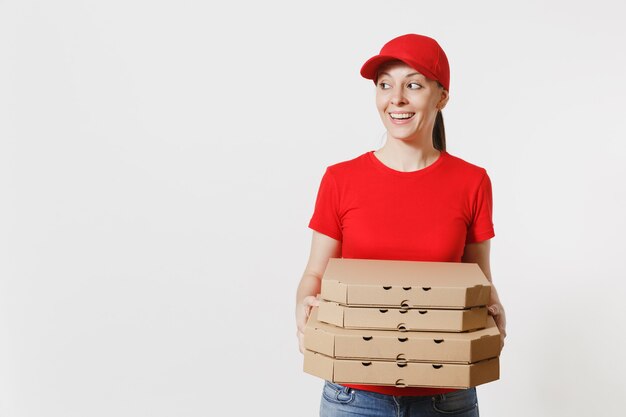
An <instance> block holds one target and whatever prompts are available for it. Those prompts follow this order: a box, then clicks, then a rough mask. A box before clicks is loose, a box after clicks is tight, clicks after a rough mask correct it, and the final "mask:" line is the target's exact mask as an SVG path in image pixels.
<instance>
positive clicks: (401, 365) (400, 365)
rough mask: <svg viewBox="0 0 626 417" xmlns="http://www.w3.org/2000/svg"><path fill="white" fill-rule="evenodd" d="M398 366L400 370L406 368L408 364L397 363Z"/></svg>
mask: <svg viewBox="0 0 626 417" xmlns="http://www.w3.org/2000/svg"><path fill="white" fill-rule="evenodd" d="M396 365H398V368H404V367H405V366H406V362H396Z"/></svg>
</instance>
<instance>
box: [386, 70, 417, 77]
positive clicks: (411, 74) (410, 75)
mask: <svg viewBox="0 0 626 417" xmlns="http://www.w3.org/2000/svg"><path fill="white" fill-rule="evenodd" d="M381 75H388V76H389V77H391V74H389V73H388V72H384V71H383V72H379V73H378V76H381ZM413 75H422V74H420V73H419V72H412V73H410V74H407V75H405V76H404V78H409V77H412V76H413Z"/></svg>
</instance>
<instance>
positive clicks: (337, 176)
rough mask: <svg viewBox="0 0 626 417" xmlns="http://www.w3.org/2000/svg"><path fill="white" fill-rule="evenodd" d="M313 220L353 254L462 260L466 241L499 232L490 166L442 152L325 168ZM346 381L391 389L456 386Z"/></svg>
mask: <svg viewBox="0 0 626 417" xmlns="http://www.w3.org/2000/svg"><path fill="white" fill-rule="evenodd" d="M309 227H310V228H311V229H313V230H316V231H318V232H320V233H323V234H325V235H327V236H330V237H331V238H333V239H336V240H339V241H341V242H342V246H341V256H342V257H343V258H353V259H396V260H408V261H435V262H461V257H462V256H463V251H464V248H465V244H467V243H473V242H481V241H483V240H487V239H490V238H492V237H494V236H495V233H494V228H493V223H492V195H491V181H490V179H489V176H488V175H487V171H486V170H485V169H484V168H481V167H479V166H476V165H473V164H471V163H469V162H466V161H464V160H463V159H461V158H458V157H456V156H453V155H450V154H449V153H448V152H446V151H442V152H441V153H440V155H439V158H437V160H436V161H435V162H433V163H432V164H431V165H429V166H427V167H425V168H422V169H420V170H417V171H411V172H402V171H396V170H395V169H392V168H390V167H388V166H386V165H385V164H383V163H382V162H381V161H380V160H379V159H378V158H377V157H376V156H375V155H374V151H369V152H366V153H364V154H363V155H361V156H358V157H356V158H354V159H351V160H348V161H344V162H339V163H336V164H334V165H331V166H329V167H327V168H326V172H325V173H324V176H323V177H322V181H321V184H320V187H319V190H318V194H317V199H316V202H315V210H314V212H313V216H312V217H311V220H310V222H309ZM344 385H345V386H348V387H352V388H358V389H362V390H367V391H375V392H379V393H383V394H389V395H435V394H440V393H446V392H451V391H455V390H454V389H441V388H418V387H406V388H398V387H390V386H378V385H351V384H344Z"/></svg>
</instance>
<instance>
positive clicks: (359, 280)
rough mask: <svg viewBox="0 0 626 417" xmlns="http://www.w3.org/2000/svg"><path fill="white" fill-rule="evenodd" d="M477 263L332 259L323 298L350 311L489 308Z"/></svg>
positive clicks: (324, 279) (487, 288) (487, 284)
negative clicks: (353, 308)
mask: <svg viewBox="0 0 626 417" xmlns="http://www.w3.org/2000/svg"><path fill="white" fill-rule="evenodd" d="M490 292H491V283H490V282H489V280H488V279H487V277H486V276H485V275H484V274H483V272H482V270H481V269H480V267H479V266H478V264H476V263H461V262H419V261H397V260H376V259H345V258H330V259H329V261H328V264H327V266H326V270H325V272H324V274H323V277H322V289H321V298H323V299H325V300H328V301H335V302H336V303H339V304H344V305H350V306H394V307H434V308H459V309H463V308H468V307H476V306H485V305H487V304H488V303H489V296H490Z"/></svg>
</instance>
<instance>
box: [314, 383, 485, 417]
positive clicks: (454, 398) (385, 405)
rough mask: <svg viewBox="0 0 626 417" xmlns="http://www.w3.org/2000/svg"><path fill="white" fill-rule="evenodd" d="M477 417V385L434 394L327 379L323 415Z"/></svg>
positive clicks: (338, 416)
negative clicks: (349, 384) (382, 391)
mask: <svg viewBox="0 0 626 417" xmlns="http://www.w3.org/2000/svg"><path fill="white" fill-rule="evenodd" d="M347 416H350V417H355V416H364V417H435V416H439V417H441V416H455V417H478V398H477V396H476V388H468V389H461V390H458V391H454V392H450V393H447V394H438V395H434V396H418V397H412V396H403V397H395V396H393V395H386V394H379V393H377V392H370V391H362V390H358V389H353V388H348V387H344V386H342V385H339V384H335V383H333V382H329V381H326V383H325V384H324V390H323V391H322V401H321V404H320V417H347Z"/></svg>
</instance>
